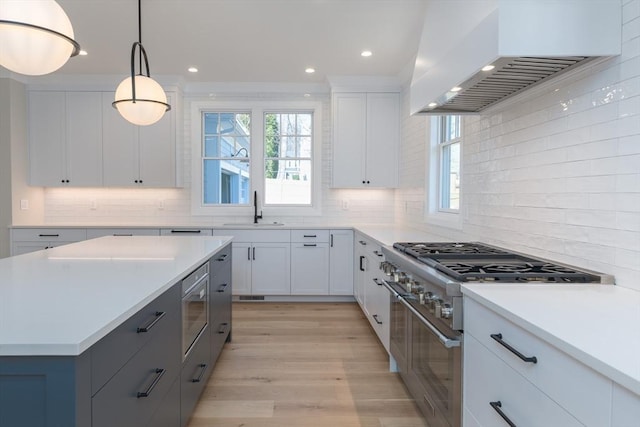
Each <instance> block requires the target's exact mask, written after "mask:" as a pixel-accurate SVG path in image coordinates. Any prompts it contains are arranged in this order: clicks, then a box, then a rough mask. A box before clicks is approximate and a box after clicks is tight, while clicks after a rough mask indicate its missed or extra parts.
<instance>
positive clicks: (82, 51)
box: [78, 49, 88, 56]
mask: <svg viewBox="0 0 640 427" xmlns="http://www.w3.org/2000/svg"><path fill="white" fill-rule="evenodd" d="M78 55H80V56H87V55H88V53H87V51H86V50H84V49H82V50H80V52H78Z"/></svg>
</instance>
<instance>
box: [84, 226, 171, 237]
mask: <svg viewBox="0 0 640 427" xmlns="http://www.w3.org/2000/svg"><path fill="white" fill-rule="evenodd" d="M159 235H160V230H158V229H157V228H88V229H87V239H95V238H96V237H103V236H116V237H130V236H159Z"/></svg>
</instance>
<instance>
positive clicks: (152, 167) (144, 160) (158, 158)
mask: <svg viewBox="0 0 640 427" xmlns="http://www.w3.org/2000/svg"><path fill="white" fill-rule="evenodd" d="M167 102H168V103H169V104H171V105H173V102H172V97H171V96H167ZM174 114H175V108H172V109H171V110H169V111H168V112H166V113H165V114H164V116H162V118H161V119H160V120H159V121H158V122H156V123H154V124H152V125H149V126H140V127H139V138H140V139H139V150H140V151H139V156H140V157H139V167H140V175H139V177H140V181H141V184H142V185H143V186H144V187H175V186H176V160H175V159H176V153H175V150H176V144H175V128H174V123H175V119H174Z"/></svg>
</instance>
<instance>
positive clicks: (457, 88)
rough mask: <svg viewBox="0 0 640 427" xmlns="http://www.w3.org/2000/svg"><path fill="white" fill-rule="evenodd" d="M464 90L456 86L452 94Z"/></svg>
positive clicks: (452, 89)
mask: <svg viewBox="0 0 640 427" xmlns="http://www.w3.org/2000/svg"><path fill="white" fill-rule="evenodd" d="M461 90H462V88H461V87H460V86H454V87H452V88H451V92H460V91H461Z"/></svg>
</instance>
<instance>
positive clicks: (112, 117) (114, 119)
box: [102, 93, 139, 187]
mask: <svg viewBox="0 0 640 427" xmlns="http://www.w3.org/2000/svg"><path fill="white" fill-rule="evenodd" d="M102 96H103V99H102V104H103V106H104V109H103V127H104V128H103V143H102V144H103V159H104V185H105V186H108V187H109V186H114V187H128V186H134V185H136V184H137V183H136V182H135V181H136V180H138V169H139V168H138V129H137V127H136V126H135V125H133V124H132V123H130V122H128V121H126V120H125V119H123V118H122V116H121V115H120V113H118V110H116V109H115V108H113V107H112V106H111V102H113V99H114V94H113V93H103V94H102Z"/></svg>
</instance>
